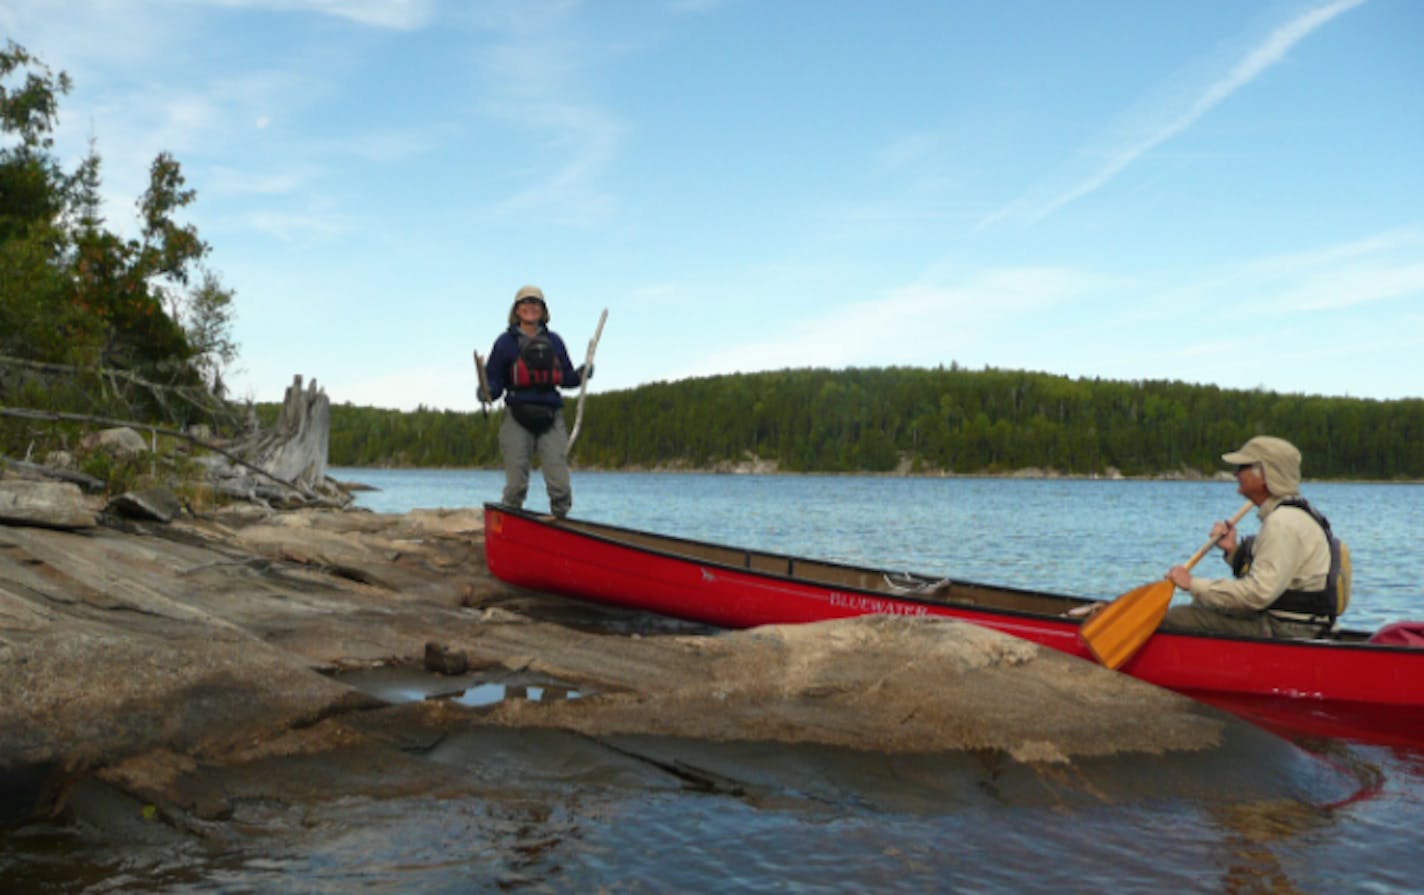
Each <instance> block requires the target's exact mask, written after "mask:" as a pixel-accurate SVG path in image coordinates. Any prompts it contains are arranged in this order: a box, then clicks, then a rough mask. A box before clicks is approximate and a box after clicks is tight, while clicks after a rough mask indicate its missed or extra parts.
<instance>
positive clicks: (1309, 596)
mask: <svg viewBox="0 0 1424 895" xmlns="http://www.w3.org/2000/svg"><path fill="white" fill-rule="evenodd" d="M1222 459H1223V460H1225V461H1226V462H1227V463H1230V464H1233V465H1234V466H1235V467H1236V490H1237V491H1238V492H1239V493H1240V494H1241V495H1242V496H1243V497H1245V498H1247V499H1248V500H1250V501H1251V502H1252V503H1254V504H1255V505H1256V507H1257V510H1256V516H1257V518H1259V519H1260V520H1261V529H1260V532H1259V533H1258V534H1257V535H1256V536H1255V537H1247V538H1242V539H1241V540H1240V541H1238V540H1237V537H1236V526H1235V525H1233V524H1231V523H1230V522H1217V523H1216V524H1215V525H1214V526H1213V527H1212V531H1211V536H1212V538H1213V539H1215V538H1218V537H1219V538H1220V541H1218V543H1217V545H1218V546H1219V547H1221V548H1222V551H1223V552H1224V554H1225V559H1226V561H1227V563H1228V564H1230V566H1231V568H1232V572H1233V573H1234V577H1231V578H1196V577H1193V576H1192V574H1191V573H1190V572H1189V571H1188V570H1187V569H1186V568H1185V567H1184V566H1180V565H1178V566H1173V567H1172V568H1171V569H1170V570H1168V572H1167V577H1168V579H1170V580H1171V581H1172V583H1173V584H1175V585H1176V586H1177V587H1179V588H1181V589H1182V590H1184V591H1188V592H1189V593H1191V595H1192V602H1191V603H1190V604H1187V605H1182V606H1173V607H1172V608H1171V609H1169V610H1167V616H1166V618H1164V619H1163V621H1162V624H1163V626H1164V627H1170V628H1177V629H1188V630H1196V631H1208V632H1211V633H1214V634H1241V635H1245V636H1250V637H1295V638H1311V637H1318V636H1319V635H1321V634H1322V633H1324V632H1326V631H1328V630H1330V629H1331V628H1332V627H1334V625H1335V620H1336V617H1337V616H1338V615H1339V613H1340V612H1343V611H1344V608H1345V606H1344V603H1345V601H1346V600H1347V599H1348V593H1349V570H1348V553H1346V554H1345V558H1344V560H1343V561H1342V558H1341V556H1340V553H1341V551H1342V550H1343V549H1344V548H1343V545H1341V544H1340V543H1339V542H1338V541H1336V540H1335V539H1334V535H1333V534H1332V533H1331V531H1330V523H1329V522H1328V521H1326V519H1325V517H1324V516H1321V515H1320V514H1319V513H1318V512H1316V511H1315V510H1314V509H1313V508H1312V507H1311V506H1310V504H1308V503H1307V502H1306V501H1305V500H1304V499H1303V498H1302V497H1301V496H1300V451H1299V450H1297V449H1296V447H1295V445H1293V444H1291V443H1290V442H1289V441H1286V440H1284V439H1281V438H1274V437H1271V436H1269V435H1261V436H1258V437H1256V438H1252V439H1251V440H1250V441H1248V442H1246V444H1244V445H1242V447H1241V449H1240V450H1239V451H1232V452H1231V453H1228V454H1222Z"/></svg>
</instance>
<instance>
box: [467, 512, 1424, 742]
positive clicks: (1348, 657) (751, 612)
mask: <svg viewBox="0 0 1424 895" xmlns="http://www.w3.org/2000/svg"><path fill="white" fill-rule="evenodd" d="M485 558H486V560H487V561H488V563H489V569H490V572H491V573H492V574H494V575H495V576H496V577H498V578H500V579H501V580H503V581H506V582H509V583H510V584H515V585H518V586H521V587H527V588H530V589H533V590H539V591H545V592H548V593H554V594H559V595H563V596H569V597H576V598H579V599H584V600H591V601H594V602H598V603H606V604H610V605H614V606H621V607H626V608H630V609H639V610H645V611H649V612H656V613H660V614H662V615H669V616H675V617H677V618H683V619H689V620H692V621H698V622H705V623H708V624H713V625H719V626H722V627H729V628H745V627H752V626H755V625H765V624H789V623H801V622H813V621H822V620H825V619H832V618H845V617H848V616H855V615H865V614H868V613H884V614H890V615H912V616H929V615H934V616H948V617H950V618H957V619H961V620H963V621H967V622H973V623H974V624H978V625H984V626H986V627H989V628H994V629H995V630H998V631H1003V632H1005V633H1007V634H1012V635H1014V636H1017V637H1023V638H1025V639H1027V640H1032V641H1034V642H1036V643H1040V644H1042V645H1044V646H1048V647H1052V648H1053V649H1057V650H1061V651H1063V652H1065V653H1069V654H1071V655H1074V656H1079V657H1082V658H1083V659H1085V660H1088V661H1092V658H1091V655H1090V653H1089V652H1088V650H1087V648H1086V647H1085V646H1084V645H1083V644H1082V642H1081V641H1080V640H1079V638H1078V626H1079V624H1080V623H1081V622H1080V621H1079V619H1077V618H1074V617H1070V616H1068V615H1066V613H1067V612H1068V611H1069V610H1071V609H1073V608H1075V607H1080V606H1085V605H1087V604H1089V603H1091V602H1093V601H1091V600H1087V599H1081V598H1077V597H1068V596H1060V595H1056V594H1049V593H1037V592H1034V591H1028V590H1019V589H1016V588H1011V587H998V586H994V585H986V584H975V583H972V582H967V581H951V580H949V579H942V578H935V577H930V576H924V575H917V574H909V573H903V572H890V571H886V570H882V569H865V568H858V567H855V566H848V565H842V564H839V563H832V562H825V561H822V560H815V559H803V558H800V557H793V556H785V555H781V554H776V553H766V552H762V551H757V550H747V549H742V548H739V547H728V546H723V545H719V544H710V543H703V542H700V541H691V540H686V539H683V538H675V537H669V536H666V535H659V534H653V533H650V532H643V531H635V530H632V529H626V528H618V527H615V526H611V525H603V524H599V523H595V522H587V521H582V520H575V519H562V520H555V519H553V518H551V517H547V516H539V515H535V514H532V513H528V512H524V511H518V510H511V509H509V508H507V507H502V506H499V505H498V504H486V505H485ZM1368 638H1369V635H1368V634H1367V633H1365V632H1360V631H1340V632H1338V633H1337V634H1335V635H1333V636H1332V637H1331V638H1330V639H1321V640H1309V641H1299V640H1295V641H1292V640H1263V639H1254V638H1238V637H1222V636H1214V635H1212V636H1208V635H1202V634H1188V633H1173V632H1167V631H1163V632H1160V633H1158V634H1156V635H1155V636H1153V637H1152V638H1151V639H1150V640H1148V642H1147V645H1146V646H1144V647H1143V648H1142V650H1141V651H1140V652H1138V653H1137V655H1135V656H1134V657H1133V658H1132V659H1130V660H1129V661H1128V662H1127V663H1126V664H1124V665H1123V666H1122V668H1121V670H1122V671H1123V672H1125V673H1127V674H1130V675H1132V676H1134V677H1137V678H1140V679H1142V680H1144V681H1148V682H1150V683H1153V684H1157V685H1158V686H1162V687H1166V688H1168V689H1171V690H1176V691H1177V692H1179V693H1183V694H1185V695H1187V696H1190V697H1192V698H1194V699H1198V700H1201V701H1203V702H1207V703H1210V704H1212V705H1216V706H1218V707H1220V708H1223V709H1226V710H1227V711H1230V712H1233V713H1235V714H1237V715H1239V716H1241V717H1244V718H1246V719H1247V720H1250V721H1253V722H1256V723H1258V724H1261V725H1263V726H1266V727H1269V728H1272V729H1275V730H1278V731H1286V732H1296V733H1303V734H1308V735H1315V736H1327V737H1342V738H1347V739H1354V740H1359V741H1363V742H1372V743H1384V744H1394V745H1412V746H1416V747H1424V649H1419V648H1410V647H1403V646H1391V645H1382V644H1379V643H1371V642H1368Z"/></svg>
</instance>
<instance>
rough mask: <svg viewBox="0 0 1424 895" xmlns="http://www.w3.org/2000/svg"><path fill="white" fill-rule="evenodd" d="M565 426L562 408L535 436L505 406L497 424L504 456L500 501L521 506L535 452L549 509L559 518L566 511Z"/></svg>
mask: <svg viewBox="0 0 1424 895" xmlns="http://www.w3.org/2000/svg"><path fill="white" fill-rule="evenodd" d="M568 450H569V430H568V429H566V428H564V412H563V411H562V410H560V411H559V414H558V416H556V417H554V425H553V426H552V427H551V428H550V429H549V431H547V432H545V433H544V434H543V435H540V436H539V437H537V438H536V437H535V436H534V435H533V433H531V432H530V431H529V430H528V429H526V428H524V427H523V426H521V425H519V423H517V422H516V421H515V419H514V416H513V415H512V414H510V412H509V411H508V410H505V412H504V422H503V423H501V424H500V426H499V452H500V454H501V455H503V457H504V499H503V501H504V504H505V505H506V506H511V507H522V506H524V498H525V497H527V496H528V494H529V470H530V469H531V468H532V466H533V463H534V455H535V454H536V453H537V454H538V455H539V469H540V471H541V472H542V473H543V474H544V487H545V488H547V489H548V491H549V512H551V513H553V514H554V515H555V516H558V517H559V518H561V519H562V518H563V517H564V516H567V515H568V514H569V509H570V508H572V507H573V505H574V492H573V488H572V487H570V485H569V462H568V459H567V458H566V457H565V454H567V453H568Z"/></svg>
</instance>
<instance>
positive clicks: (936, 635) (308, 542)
mask: <svg viewBox="0 0 1424 895" xmlns="http://www.w3.org/2000/svg"><path fill="white" fill-rule="evenodd" d="M99 518H100V520H101V523H100V524H98V525H96V526H94V527H90V528H84V529H77V530H64V529H57V528H49V527H42V526H36V525H25V524H10V525H0V667H3V669H4V680H5V685H4V689H3V694H0V791H3V793H4V794H5V796H6V798H5V800H4V801H5V802H6V804H7V809H6V813H5V816H3V817H0V822H3V823H5V824H10V825H13V824H16V823H22V822H24V821H26V820H30V819H34V818H41V817H46V816H55V815H59V814H61V813H63V812H64V811H65V810H66V808H67V807H68V806H69V805H70V803H71V802H72V801H73V800H76V799H82V798H84V794H85V793H92V789H93V787H94V786H96V785H99V784H103V785H106V786H107V787H111V788H112V789H115V790H117V791H119V792H122V793H126V794H127V795H128V796H129V797H131V798H134V799H137V800H139V801H140V802H141V803H143V804H147V805H152V806H155V808H154V810H156V811H157V812H159V813H160V814H161V815H162V816H163V817H164V818H165V819H167V820H169V821H170V823H171V824H172V825H173V826H175V827H178V828H180V829H185V830H195V831H198V832H201V833H203V834H205V835H214V836H220V835H222V830H223V828H224V825H225V824H228V823H229V819H230V818H231V817H232V814H233V806H234V803H235V802H238V801H245V802H246V803H247V804H256V803H258V802H260V803H261V804H285V805H293V804H300V803H302V802H303V801H305V800H312V799H324V798H331V797H333V796H334V794H338V793H339V794H342V795H351V794H355V793H359V794H364V795H368V796H372V797H381V796H382V795H383V794H389V793H401V794H406V795H408V794H412V793H419V794H427V795H429V794H435V793H440V792H445V791H453V790H461V789H464V788H468V787H469V786H470V785H471V784H470V783H469V781H468V777H467V775H462V774H461V773H458V772H457V771H456V770H452V769H451V768H449V767H447V766H443V765H441V764H440V763H438V762H436V763H432V762H429V761H426V760H424V759H422V758H421V757H420V756H421V755H422V754H423V753H425V752H427V751H429V750H430V749H433V748H435V747H436V746H437V745H438V744H439V743H441V742H442V741H444V740H446V739H448V738H450V737H454V736H464V735H469V734H470V733H471V732H472V731H473V732H480V731H483V732H485V733H484V734H481V735H488V734H490V733H491V732H493V731H499V730H523V731H538V730H543V729H550V730H559V731H567V732H573V733H575V734H578V735H580V736H586V737H594V738H600V737H628V736H639V737H675V738H684V739H691V740H699V741H708V742H726V743H731V742H746V743H755V742H785V743H796V744H814V745H817V746H827V747H835V748H849V749H856V750H865V751H875V752H881V753H905V754H909V753H934V752H946V751H949V752H953V751H960V752H966V751H975V752H985V751H988V752H994V753H999V754H1002V755H1004V756H1006V757H1007V758H1008V759H1012V760H1017V761H1020V762H1032V763H1046V764H1063V763H1071V762H1074V761H1077V760H1079V759H1088V758H1092V757H1095V756H1102V755H1109V754H1114V753H1123V752H1128V753H1140V754H1150V755H1155V754H1162V753H1170V752H1180V753H1188V752H1199V751H1202V750H1207V749H1210V748H1213V747H1215V746H1216V745H1218V744H1219V743H1220V742H1221V741H1222V738H1223V736H1224V731H1225V730H1226V729H1227V728H1228V727H1229V726H1230V725H1232V724H1233V723H1235V722H1232V721H1230V720H1228V719H1226V718H1225V716H1222V715H1219V714H1217V713H1215V712H1212V711H1210V710H1207V709H1205V708H1203V707H1201V706H1199V705H1198V704H1196V703H1193V702H1191V701H1190V700H1187V699H1185V698H1182V697H1179V696H1176V695H1175V694H1171V693H1168V692H1166V691H1163V690H1158V689H1156V688H1153V687H1150V686H1147V685H1145V684H1141V683H1140V682H1137V681H1135V680H1132V679H1130V678H1127V677H1125V676H1122V675H1118V674H1114V673H1110V672H1107V671H1105V670H1103V669H1101V668H1097V667H1095V666H1092V665H1090V664H1089V663H1086V662H1082V661H1079V660H1076V659H1072V658H1069V657H1067V656H1063V655H1060V654H1058V653H1055V652H1052V651H1048V650H1044V649H1041V648H1039V647H1037V646H1034V645H1032V644H1029V643H1027V642H1025V641H1019V640H1016V639H1014V638H1010V637H1007V636H1004V635H1001V634H997V633H995V632H991V631H988V630H983V629H979V628H975V627H973V626H968V625H963V624H960V623H957V622H953V621H948V620H943V621H932V622H927V621H925V620H908V619H900V618H889V617H866V618H861V619H852V620H846V621H838V622H829V623H821V624H815V625H801V626H785V627H765V628H759V629H754V630H750V631H739V632H728V631H717V630H713V629H708V628H705V627H700V626H695V625H690V624H683V623H680V622H676V621H673V620H669V619H664V618H658V617H653V616H648V615H643V614H637V613H631V612H624V611H621V610H617V609H613V608H608V607H598V606H591V605H588V604H583V603H578V602H575V601H570V600H565V599H562V598H559V597H556V596H552V595H546V594H538V593H531V592H528V591H524V590H520V589H517V588H512V587H509V586H508V585H505V584H503V583H501V582H499V581H497V580H495V579H493V578H492V577H491V576H490V575H489V573H488V570H487V569H486V567H485V563H484V552H483V537H482V525H481V516H480V514H479V512H478V511H476V510H457V511H433V510H432V511H419V510H418V511H414V512H411V513H408V514H404V515H398V516H393V515H378V514H372V513H368V512H365V511H359V510H328V509H304V510H296V511H287V512H277V511H270V510H266V509H260V508H256V507H253V506H250V505H238V506H236V507H233V508H230V509H228V510H224V511H221V512H215V513H212V514H210V515H206V516H203V517H201V518H194V517H192V516H190V515H179V516H177V517H176V518H174V520H173V521H171V522H168V523H162V522H158V521H146V520H142V519H139V520H136V519H131V518H119V517H116V516H112V515H102V516H100V517H99ZM374 669H382V670H386V671H390V672H393V673H399V674H401V675H404V676H405V678H406V679H407V682H408V683H409V682H414V683H412V684H411V685H410V686H408V687H406V688H405V689H404V690H400V689H397V690H394V691H393V690H390V689H389V688H387V689H385V690H382V689H381V688H380V687H372V686H365V687H363V686H360V685H359V684H358V681H357V678H358V677H359V676H360V675H361V674H363V673H369V672H370V671H372V670H374ZM491 681H493V682H497V683H500V684H502V685H507V686H512V687H529V686H532V687H536V688H545V689H546V690H547V691H548V692H559V693H563V692H566V691H573V692H576V693H577V694H579V698H574V699H504V700H498V701H495V702H494V703H492V704H488V705H476V704H471V703H470V702H469V701H462V700H461V699H460V698H456V697H458V696H459V695H460V694H461V693H463V692H465V691H466V690H468V689H469V688H470V687H471V686H473V685H476V684H478V683H480V682H491ZM254 800H256V801H254Z"/></svg>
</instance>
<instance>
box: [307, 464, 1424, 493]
mask: <svg viewBox="0 0 1424 895" xmlns="http://www.w3.org/2000/svg"><path fill="white" fill-rule="evenodd" d="M330 468H334V469H342V470H365V469H373V470H380V471H382V472H399V471H416V470H450V471H460V470H477V471H480V472H500V471H501V467H498V466H394V465H391V466H344V465H339V464H337V465H333V466H332V467H330ZM573 472H574V474H575V475H592V474H599V473H632V474H645V473H646V474H650V475H657V474H662V473H690V474H694V475H732V476H737V475H776V476H863V477H868V478H903V479H1026V480H1040V481H1052V480H1061V481H1096V482H1222V483H1231V482H1233V481H1235V479H1234V477H1233V476H1232V474H1231V473H1229V472H1227V471H1225V470H1221V471H1218V472H1217V473H1215V474H1214V475H1203V474H1201V473H1197V472H1174V473H1157V474H1153V475H1124V474H1122V473H1118V472H1113V473H1080V472H1059V471H1057V470H1051V469H1050V470H1043V469H1038V468H1034V467H1029V468H1026V469H1018V470H1014V471H1012V472H945V471H923V470H922V471H919V472H908V471H906V472H900V471H891V472H870V471H866V470H859V471H852V472H841V471H802V470H785V469H779V468H775V467H774V466H772V465H770V464H766V465H762V466H758V467H752V466H751V465H750V464H735V465H733V464H726V465H720V464H719V465H715V466H710V467H709V466H700V467H695V466H653V467H646V466H623V467H616V468H610V467H602V466H588V467H580V466H578V465H577V464H575V465H574V467H573ZM341 484H342V485H343V486H346V487H348V489H349V490H371V486H369V485H366V484H364V483H361V482H359V481H356V482H348V481H344V480H342V481H341ZM1313 484H1326V485H1332V484H1338V485H1424V479H1411V478H1398V479H1370V478H1329V479H1314V478H1309V477H1307V478H1305V479H1303V485H1305V486H1309V485H1313Z"/></svg>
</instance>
